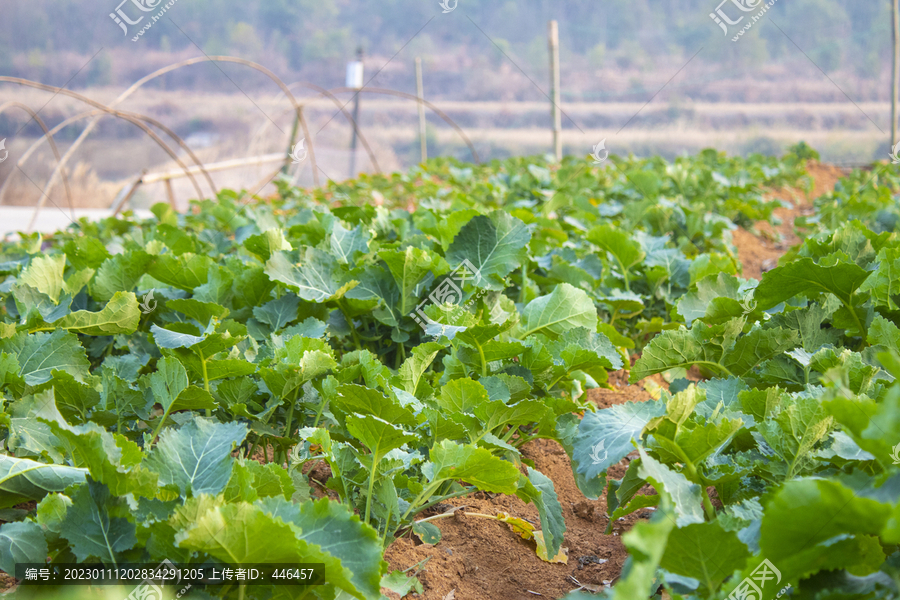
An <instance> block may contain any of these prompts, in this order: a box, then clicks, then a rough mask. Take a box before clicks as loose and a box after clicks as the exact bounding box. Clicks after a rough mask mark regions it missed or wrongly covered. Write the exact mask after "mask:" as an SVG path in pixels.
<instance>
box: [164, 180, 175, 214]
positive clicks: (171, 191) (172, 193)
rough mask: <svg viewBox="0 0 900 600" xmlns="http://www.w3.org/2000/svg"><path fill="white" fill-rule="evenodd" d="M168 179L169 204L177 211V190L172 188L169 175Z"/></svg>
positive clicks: (167, 194)
mask: <svg viewBox="0 0 900 600" xmlns="http://www.w3.org/2000/svg"><path fill="white" fill-rule="evenodd" d="M165 181H166V196H167V197H168V198H169V206H171V207H172V210H175V211H177V210H178V208H177V207H176V206H175V190H174V189H172V180H171V179H170V178H168V177H166V179H165Z"/></svg>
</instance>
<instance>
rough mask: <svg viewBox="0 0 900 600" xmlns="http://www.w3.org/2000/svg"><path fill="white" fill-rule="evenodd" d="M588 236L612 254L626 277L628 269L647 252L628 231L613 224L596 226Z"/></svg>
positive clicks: (591, 240)
mask: <svg viewBox="0 0 900 600" xmlns="http://www.w3.org/2000/svg"><path fill="white" fill-rule="evenodd" d="M586 237H587V240H588V241H589V242H591V243H592V244H596V245H597V246H599V247H600V248H601V249H602V250H605V251H606V252H608V253H609V254H610V255H612V257H613V259H614V260H615V264H616V265H618V267H619V269H620V270H621V271H622V273H623V275H625V276H626V277H627V271H628V270H629V269H631V267H633V266H634V265H636V264H638V263H639V262H641V261H642V260H643V259H644V256H645V253H644V251H643V250H641V245H640V244H638V243H637V242H635V241H634V240H632V239H631V237H630V236H629V235H628V234H627V233H626V232H624V231H622V230H621V229H618V228H616V227H613V226H612V225H600V226H599V227H595V228H593V229H591V230H590V231H589V232H588V234H587V236H586Z"/></svg>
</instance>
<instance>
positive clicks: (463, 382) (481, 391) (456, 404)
mask: <svg viewBox="0 0 900 600" xmlns="http://www.w3.org/2000/svg"><path fill="white" fill-rule="evenodd" d="M437 401H438V405H439V406H440V407H441V408H442V409H443V410H444V412H445V414H448V415H449V414H453V413H460V414H470V415H474V414H475V409H476V408H477V407H479V406H482V405H484V404H487V403H488V402H489V401H490V398H488V393H487V390H486V389H485V388H484V386H483V385H481V383H479V382H478V381H473V380H471V379H454V380H453V381H450V382H449V383H447V385H445V386H443V387H442V388H441V393H440V396H438V399H437Z"/></svg>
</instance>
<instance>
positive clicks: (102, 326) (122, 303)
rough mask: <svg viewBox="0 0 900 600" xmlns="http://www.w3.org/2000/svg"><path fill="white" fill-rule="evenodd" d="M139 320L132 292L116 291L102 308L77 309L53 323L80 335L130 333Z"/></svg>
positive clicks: (138, 310)
mask: <svg viewBox="0 0 900 600" xmlns="http://www.w3.org/2000/svg"><path fill="white" fill-rule="evenodd" d="M140 320H141V311H140V308H138V301H137V297H136V296H135V295H134V293H133V292H116V293H115V295H114V296H113V297H112V300H110V301H109V302H108V303H107V304H106V306H104V307H103V310H101V311H100V312H90V311H86V310H79V311H78V312H73V313H70V314H68V315H66V316H64V317H63V318H62V319H60V320H59V321H56V322H55V323H54V324H55V325H56V326H57V327H59V328H60V329H67V330H69V331H73V332H75V333H80V334H82V335H97V336H102V335H115V334H117V333H124V334H131V333H134V332H135V330H137V327H138V323H140Z"/></svg>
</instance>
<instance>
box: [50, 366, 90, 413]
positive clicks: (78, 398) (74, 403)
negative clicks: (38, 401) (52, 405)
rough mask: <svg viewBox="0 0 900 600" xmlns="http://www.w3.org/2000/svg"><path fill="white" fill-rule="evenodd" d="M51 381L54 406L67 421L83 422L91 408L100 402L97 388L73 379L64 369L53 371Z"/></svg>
mask: <svg viewBox="0 0 900 600" xmlns="http://www.w3.org/2000/svg"><path fill="white" fill-rule="evenodd" d="M52 381H53V397H54V400H55V402H56V408H57V409H59V412H60V414H61V415H62V416H63V418H65V420H66V422H68V423H76V424H80V423H84V422H85V421H87V419H88V414H90V412H91V410H92V409H94V408H95V407H96V406H97V405H98V404H100V393H99V392H98V391H97V390H95V389H94V388H93V387H91V386H89V385H86V384H84V383H81V382H79V381H75V378H74V377H72V376H71V375H69V374H68V373H66V372H65V371H56V372H54V373H53V379H52Z"/></svg>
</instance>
